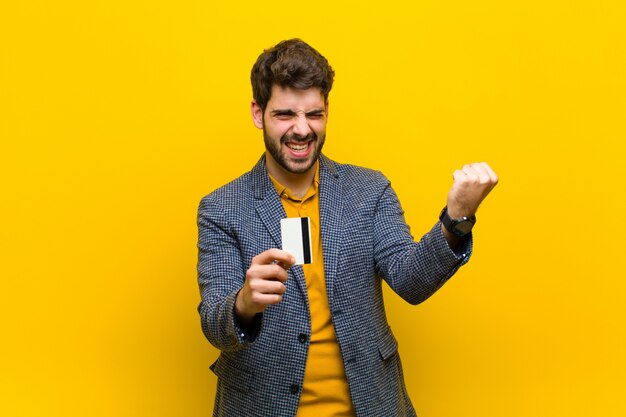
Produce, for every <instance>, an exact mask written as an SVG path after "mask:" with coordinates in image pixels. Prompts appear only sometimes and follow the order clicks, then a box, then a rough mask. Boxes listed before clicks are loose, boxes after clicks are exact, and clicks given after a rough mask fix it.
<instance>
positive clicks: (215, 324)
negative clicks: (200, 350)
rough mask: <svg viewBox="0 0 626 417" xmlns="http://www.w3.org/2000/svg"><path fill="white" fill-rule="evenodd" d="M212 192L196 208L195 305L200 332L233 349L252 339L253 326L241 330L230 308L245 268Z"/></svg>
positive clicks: (226, 349) (253, 333) (221, 348)
mask: <svg viewBox="0 0 626 417" xmlns="http://www.w3.org/2000/svg"><path fill="white" fill-rule="evenodd" d="M216 200H217V199H216V198H214V197H213V196H212V195H209V196H206V197H204V198H203V199H202V201H201V202H200V207H199V209H198V284H199V286H200V296H201V301H200V305H199V306H198V312H199V313H200V322H201V325H202V331H203V332H204V335H205V336H206V338H207V339H208V340H209V342H211V344H212V345H213V346H215V347H216V348H218V349H220V350H221V351H235V350H238V349H241V348H243V347H244V346H246V345H247V344H248V343H249V342H251V341H253V340H254V337H255V335H256V333H257V331H256V328H258V327H259V326H260V325H259V323H258V321H259V320H256V321H255V326H254V327H255V329H252V330H251V329H247V330H243V329H241V328H240V327H239V326H238V325H237V322H236V317H235V312H234V307H235V300H236V298H237V294H238V293H239V290H240V289H241V287H242V286H243V283H244V279H245V271H244V268H243V265H242V261H241V259H242V258H241V253H240V250H239V247H238V245H237V240H236V238H235V235H234V233H233V232H232V229H231V228H230V226H229V223H228V219H227V218H226V216H225V215H224V211H223V209H222V208H221V207H220V205H219V204H218V203H217V201H216Z"/></svg>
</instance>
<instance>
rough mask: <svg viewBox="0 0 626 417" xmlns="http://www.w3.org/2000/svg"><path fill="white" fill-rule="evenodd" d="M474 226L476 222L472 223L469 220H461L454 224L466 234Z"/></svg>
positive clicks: (459, 230)
mask: <svg viewBox="0 0 626 417" xmlns="http://www.w3.org/2000/svg"><path fill="white" fill-rule="evenodd" d="M473 226H474V223H472V222H471V221H469V220H463V221H460V222H459V223H457V224H456V226H454V228H455V229H456V230H457V231H458V232H460V233H463V234H464V235H466V234H468V233H469V232H470V231H471V230H472V227H473Z"/></svg>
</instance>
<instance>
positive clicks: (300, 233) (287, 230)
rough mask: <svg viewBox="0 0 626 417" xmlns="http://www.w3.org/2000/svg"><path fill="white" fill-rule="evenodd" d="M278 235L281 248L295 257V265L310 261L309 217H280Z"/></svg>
mask: <svg viewBox="0 0 626 417" xmlns="http://www.w3.org/2000/svg"><path fill="white" fill-rule="evenodd" d="M280 237H281V239H282V241H283V250H284V251H287V252H289V253H291V254H292V255H293V256H294V257H295V258H296V263H295V265H302V264H310V263H311V248H312V247H313V245H312V243H311V219H310V218H309V217H291V218H288V219H281V221H280Z"/></svg>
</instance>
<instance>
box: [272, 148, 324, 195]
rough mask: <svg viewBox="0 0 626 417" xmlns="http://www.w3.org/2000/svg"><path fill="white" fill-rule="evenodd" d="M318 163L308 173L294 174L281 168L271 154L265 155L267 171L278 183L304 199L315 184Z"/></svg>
mask: <svg viewBox="0 0 626 417" xmlns="http://www.w3.org/2000/svg"><path fill="white" fill-rule="evenodd" d="M318 163H319V161H317V162H315V164H313V166H312V167H311V168H309V170H308V171H305V172H303V173H301V174H294V173H293V172H289V171H287V170H286V169H285V168H283V167H282V166H280V165H279V164H278V163H277V162H276V161H275V160H274V158H272V156H271V155H270V154H269V153H267V152H266V154H265V165H266V166H267V171H268V172H269V173H270V174H271V175H272V177H274V178H275V179H276V181H278V182H279V183H281V184H282V185H284V186H285V187H287V188H288V189H289V191H291V193H292V194H294V195H295V196H297V197H304V195H305V194H306V192H307V191H308V189H309V187H310V186H311V184H313V179H314V178H315V170H316V169H317V164H318Z"/></svg>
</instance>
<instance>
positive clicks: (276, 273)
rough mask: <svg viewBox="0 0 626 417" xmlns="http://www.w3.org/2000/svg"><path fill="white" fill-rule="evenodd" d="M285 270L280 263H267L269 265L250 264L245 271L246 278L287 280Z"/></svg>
mask: <svg viewBox="0 0 626 417" xmlns="http://www.w3.org/2000/svg"><path fill="white" fill-rule="evenodd" d="M287 277H288V275H287V271H286V270H285V268H283V267H282V266H281V265H278V264H269V265H258V264H257V265H251V266H250V268H249V269H248V271H247V272H246V278H247V279H248V280H251V279H255V278H256V279H264V280H278V281H280V282H285V281H287Z"/></svg>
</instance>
